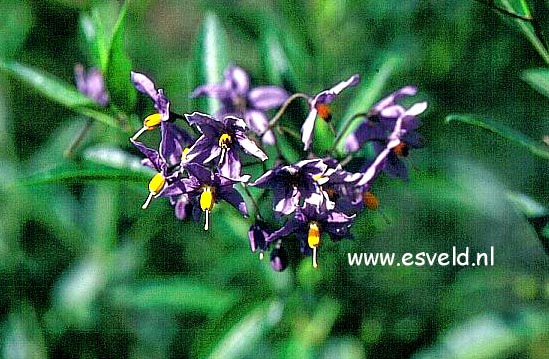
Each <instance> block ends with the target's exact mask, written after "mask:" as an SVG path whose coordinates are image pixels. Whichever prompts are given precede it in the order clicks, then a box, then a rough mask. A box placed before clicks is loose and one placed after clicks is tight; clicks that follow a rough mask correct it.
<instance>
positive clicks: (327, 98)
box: [301, 75, 360, 151]
mask: <svg viewBox="0 0 549 359" xmlns="http://www.w3.org/2000/svg"><path fill="white" fill-rule="evenodd" d="M359 81H360V77H359V76H358V75H353V76H351V77H350V78H349V79H348V80H346V81H342V82H340V83H338V84H337V85H335V86H334V87H332V88H331V89H328V90H324V91H322V92H320V93H319V94H318V95H316V96H315V97H314V98H313V99H312V100H310V101H309V114H308V115H307V118H306V119H305V122H303V126H301V141H302V142H303V144H304V148H303V150H304V151H307V150H308V149H309V147H310V145H311V141H312V138H313V133H314V128H315V120H316V117H317V115H318V116H319V117H321V118H322V119H324V120H326V121H329V120H331V118H332V113H331V110H330V107H329V106H328V104H329V103H331V102H332V101H334V100H335V98H336V96H337V95H339V93H340V92H341V91H343V90H345V89H346V88H347V87H349V86H355V85H356V84H358V82H359Z"/></svg>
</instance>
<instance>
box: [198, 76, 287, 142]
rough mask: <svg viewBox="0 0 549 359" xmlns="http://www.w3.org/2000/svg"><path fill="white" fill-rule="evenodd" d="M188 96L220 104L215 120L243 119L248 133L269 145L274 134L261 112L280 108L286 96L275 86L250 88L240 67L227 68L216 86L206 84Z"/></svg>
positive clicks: (285, 93)
mask: <svg viewBox="0 0 549 359" xmlns="http://www.w3.org/2000/svg"><path fill="white" fill-rule="evenodd" d="M191 96H192V97H198V96H208V97H212V98H217V99H219V100H220V101H221V106H222V107H221V109H220V110H219V112H218V113H217V114H216V117H218V118H223V117H225V116H227V115H232V116H236V117H239V118H243V119H244V120H245V121H246V124H247V125H248V127H249V128H250V130H252V131H254V132H255V133H257V134H258V135H262V136H263V137H262V140H263V142H264V143H267V144H273V143H274V141H275V138H274V134H273V133H272V131H271V130H268V125H269V123H268V122H269V121H268V119H267V116H266V115H265V111H267V110H270V109H273V108H276V107H279V106H281V105H282V104H283V103H284V101H286V99H287V98H288V93H287V92H286V91H285V90H284V89H282V88H280V87H276V86H260V87H255V88H252V89H251V88H250V77H249V76H248V74H247V73H246V71H244V70H243V69H242V68H240V67H238V66H230V67H229V68H227V69H226V70H225V79H224V81H223V82H222V83H220V84H207V85H203V86H200V87H198V88H196V89H195V90H194V91H193V93H192V94H191Z"/></svg>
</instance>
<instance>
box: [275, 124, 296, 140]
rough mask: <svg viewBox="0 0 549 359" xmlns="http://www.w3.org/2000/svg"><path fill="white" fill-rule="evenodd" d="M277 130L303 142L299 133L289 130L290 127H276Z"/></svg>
mask: <svg viewBox="0 0 549 359" xmlns="http://www.w3.org/2000/svg"><path fill="white" fill-rule="evenodd" d="M276 129H277V131H279V133H282V132H283V133H287V134H288V135H290V136H292V137H293V138H295V139H296V140H298V141H301V136H300V135H299V133H297V132H295V131H294V130H292V129H289V128H288V127H285V126H276Z"/></svg>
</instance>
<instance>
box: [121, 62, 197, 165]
mask: <svg viewBox="0 0 549 359" xmlns="http://www.w3.org/2000/svg"><path fill="white" fill-rule="evenodd" d="M131 80H132V82H133V84H134V86H135V88H136V89H137V90H138V91H139V92H142V93H144V94H146V95H148V96H149V97H150V98H151V99H152V100H153V102H154V107H155V108H156V110H157V111H158V112H157V113H155V114H152V115H149V116H147V118H145V120H144V121H143V128H141V129H140V130H139V131H138V132H137V133H136V134H135V135H134V136H133V137H132V139H133V140H136V139H137V138H138V137H139V136H140V135H141V134H142V133H143V132H145V131H147V130H153V129H155V128H156V127H158V126H160V131H161V136H162V140H161V141H160V154H161V155H162V157H163V158H164V159H165V160H166V162H168V163H169V164H170V165H177V164H179V163H180V162H181V158H182V152H183V148H184V147H187V146H189V145H190V144H191V143H193V139H192V137H191V136H189V134H188V133H187V132H186V131H184V130H183V129H181V128H179V127H178V126H177V125H176V124H174V123H173V122H174V121H175V120H176V119H177V118H180V117H181V116H180V115H177V114H175V113H173V112H171V111H170V100H168V98H167V97H166V96H164V91H163V90H162V89H156V87H155V85H154V83H153V82H152V81H151V79H149V78H148V77H147V76H145V75H143V74H140V73H138V72H133V71H132V72H131Z"/></svg>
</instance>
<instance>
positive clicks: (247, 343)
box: [208, 301, 284, 359]
mask: <svg viewBox="0 0 549 359" xmlns="http://www.w3.org/2000/svg"><path fill="white" fill-rule="evenodd" d="M283 308H284V305H283V304H282V303H281V302H279V301H271V302H265V303H261V304H260V305H259V306H257V307H256V308H255V309H253V310H252V311H250V312H249V313H248V314H246V315H245V316H244V317H243V318H242V319H241V320H240V321H239V322H237V324H236V325H234V326H233V327H232V328H231V329H230V330H229V331H228V332H227V333H226V334H225V335H224V336H223V337H222V338H221V340H219V341H218V343H217V345H216V346H215V348H214V349H213V350H212V352H211V354H210V355H209V356H208V358H210V359H217V358H242V357H244V356H246V355H251V354H253V349H254V347H255V345H256V344H257V343H258V342H259V341H260V340H261V339H262V338H263V337H264V336H265V335H267V333H268V332H269V331H270V330H271V329H272V328H273V327H275V326H276V325H277V324H278V323H279V322H280V319H281V318H282V311H283Z"/></svg>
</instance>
